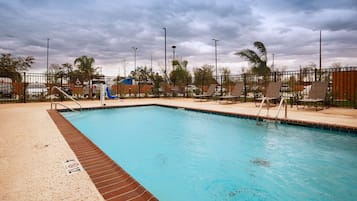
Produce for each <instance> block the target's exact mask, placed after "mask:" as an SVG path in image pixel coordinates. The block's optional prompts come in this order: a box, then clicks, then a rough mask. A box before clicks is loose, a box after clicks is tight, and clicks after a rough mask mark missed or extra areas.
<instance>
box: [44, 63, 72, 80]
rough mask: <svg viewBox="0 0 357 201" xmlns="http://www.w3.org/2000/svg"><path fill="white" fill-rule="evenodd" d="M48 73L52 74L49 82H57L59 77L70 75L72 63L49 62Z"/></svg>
mask: <svg viewBox="0 0 357 201" xmlns="http://www.w3.org/2000/svg"><path fill="white" fill-rule="evenodd" d="M49 71H50V72H49V74H50V75H52V76H51V78H52V80H49V81H51V83H57V82H58V81H59V80H60V79H61V78H68V77H71V73H72V71H73V67H72V64H69V63H64V64H61V65H60V64H51V65H50V69H49Z"/></svg>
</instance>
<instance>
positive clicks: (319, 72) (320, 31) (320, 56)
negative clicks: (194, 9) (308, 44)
mask: <svg viewBox="0 0 357 201" xmlns="http://www.w3.org/2000/svg"><path fill="white" fill-rule="evenodd" d="M319 67H320V71H319V79H320V81H321V30H320V65H319Z"/></svg>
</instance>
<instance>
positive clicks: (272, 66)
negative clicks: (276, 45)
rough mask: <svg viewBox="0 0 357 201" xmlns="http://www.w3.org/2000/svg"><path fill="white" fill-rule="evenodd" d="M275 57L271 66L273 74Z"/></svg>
mask: <svg viewBox="0 0 357 201" xmlns="http://www.w3.org/2000/svg"><path fill="white" fill-rule="evenodd" d="M274 56H275V54H274V53H273V64H272V65H271V68H272V70H273V72H274Z"/></svg>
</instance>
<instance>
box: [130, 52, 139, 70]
mask: <svg viewBox="0 0 357 201" xmlns="http://www.w3.org/2000/svg"><path fill="white" fill-rule="evenodd" d="M131 48H133V50H134V71H135V72H136V51H137V50H138V48H137V47H131Z"/></svg>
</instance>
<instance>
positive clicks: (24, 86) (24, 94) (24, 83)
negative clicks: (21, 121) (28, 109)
mask: <svg viewBox="0 0 357 201" xmlns="http://www.w3.org/2000/svg"><path fill="white" fill-rule="evenodd" d="M23 90H24V92H23V96H24V103H26V72H24V82H23Z"/></svg>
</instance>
